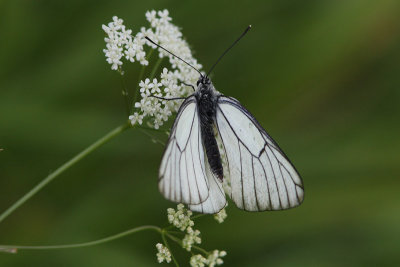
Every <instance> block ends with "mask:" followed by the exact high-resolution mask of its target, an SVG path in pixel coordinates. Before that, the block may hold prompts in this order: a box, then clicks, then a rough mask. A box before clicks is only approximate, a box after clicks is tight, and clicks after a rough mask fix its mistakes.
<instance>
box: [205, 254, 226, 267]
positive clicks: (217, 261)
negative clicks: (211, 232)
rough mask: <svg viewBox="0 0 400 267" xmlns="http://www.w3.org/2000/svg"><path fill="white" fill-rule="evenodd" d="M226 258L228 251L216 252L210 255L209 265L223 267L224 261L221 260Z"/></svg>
mask: <svg viewBox="0 0 400 267" xmlns="http://www.w3.org/2000/svg"><path fill="white" fill-rule="evenodd" d="M225 256H226V251H224V250H222V251H219V250H214V251H213V252H212V253H210V254H209V255H208V258H207V264H208V266H210V267H214V266H215V265H221V264H223V263H224V261H223V260H222V259H221V258H222V257H225Z"/></svg>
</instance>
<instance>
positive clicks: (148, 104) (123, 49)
mask: <svg viewBox="0 0 400 267" xmlns="http://www.w3.org/2000/svg"><path fill="white" fill-rule="evenodd" d="M146 19H147V20H148V22H149V23H150V27H149V28H145V27H142V28H141V29H140V32H138V33H137V34H136V35H135V36H134V37H132V31H131V30H129V29H126V27H125V26H124V25H123V24H122V23H123V20H122V19H119V18H118V17H116V16H114V17H113V21H112V22H110V23H108V25H107V26H106V25H103V26H102V27H103V30H104V31H105V32H106V34H107V37H106V38H105V41H106V49H104V53H105V54H106V58H107V62H108V63H109V64H111V65H112V66H111V68H112V69H113V70H121V66H122V64H123V62H122V58H124V57H125V58H126V59H127V60H129V61H131V62H134V61H139V62H140V64H142V65H148V62H147V60H146V53H145V52H144V49H143V46H144V45H145V44H147V45H148V46H150V47H152V48H153V49H157V50H158V52H159V54H158V56H159V57H160V58H163V57H168V59H169V63H170V65H171V68H170V69H167V68H164V70H163V72H162V73H161V77H160V79H159V80H156V79H153V80H152V81H150V79H145V80H143V81H140V84H139V86H140V95H141V100H140V101H139V102H137V103H135V104H134V105H135V109H136V110H135V112H134V113H133V114H132V115H131V116H129V120H130V121H131V124H132V125H135V124H142V123H143V121H144V120H145V119H146V118H149V121H148V124H149V126H150V127H152V128H155V129H158V128H159V127H160V126H161V125H163V124H164V122H165V121H167V120H168V118H169V117H170V116H171V115H172V114H173V113H174V112H176V111H178V109H179V106H180V104H181V101H166V100H161V99H158V98H155V97H152V96H158V97H163V98H173V97H185V96H187V95H188V94H189V92H191V91H190V90H192V89H191V88H190V87H188V86H186V85H183V83H186V84H192V85H193V84H196V81H197V80H198V78H199V74H198V73H197V72H196V70H194V69H193V68H191V67H190V66H188V65H187V64H186V63H184V62H183V61H181V60H179V59H178V58H176V57H174V56H172V55H170V54H168V53H167V52H165V51H164V50H162V49H161V48H157V47H156V46H155V45H154V44H152V43H151V42H149V41H147V40H146V39H145V38H144V37H146V36H147V37H149V38H150V39H152V40H153V41H154V42H155V43H157V44H159V45H161V46H162V47H164V48H165V49H167V50H169V51H171V52H172V53H174V54H175V55H177V56H179V57H181V58H182V59H184V60H185V61H186V62H188V63H189V64H191V65H192V66H193V67H195V68H197V69H199V70H200V69H201V67H202V66H201V65H200V64H199V63H197V60H196V59H195V58H194V57H193V56H192V52H191V50H190V48H189V45H188V44H187V42H186V41H185V40H184V39H183V37H182V32H181V31H180V30H179V28H178V27H177V26H175V25H174V24H172V23H171V20H172V18H171V17H170V16H169V12H168V10H163V11H155V10H152V11H148V12H146Z"/></svg>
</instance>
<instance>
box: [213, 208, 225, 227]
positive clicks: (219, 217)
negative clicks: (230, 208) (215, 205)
mask: <svg viewBox="0 0 400 267" xmlns="http://www.w3.org/2000/svg"><path fill="white" fill-rule="evenodd" d="M226 217H228V215H227V214H226V210H225V208H223V209H222V210H221V211H220V212H218V213H217V214H214V219H215V220H216V221H217V222H219V223H223V222H224V220H225V219H226Z"/></svg>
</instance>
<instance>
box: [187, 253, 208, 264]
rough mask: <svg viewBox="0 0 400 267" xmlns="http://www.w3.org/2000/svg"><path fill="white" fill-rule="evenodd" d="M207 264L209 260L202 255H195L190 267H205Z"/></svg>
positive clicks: (191, 259)
mask: <svg viewBox="0 0 400 267" xmlns="http://www.w3.org/2000/svg"><path fill="white" fill-rule="evenodd" d="M206 264H207V259H206V258H204V257H203V255H201V254H197V255H193V256H192V257H191V258H190V266H192V267H204V266H205V265H206Z"/></svg>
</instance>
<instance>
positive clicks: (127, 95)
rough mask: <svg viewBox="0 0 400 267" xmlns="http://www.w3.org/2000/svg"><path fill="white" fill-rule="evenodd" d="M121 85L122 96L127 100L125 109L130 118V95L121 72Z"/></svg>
mask: <svg viewBox="0 0 400 267" xmlns="http://www.w3.org/2000/svg"><path fill="white" fill-rule="evenodd" d="M120 77H121V84H122V95H123V96H124V99H125V108H126V115H127V116H129V115H131V114H130V113H131V112H130V107H129V106H130V105H129V93H128V88H127V86H126V82H125V78H124V75H123V74H122V72H121V76H120Z"/></svg>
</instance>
